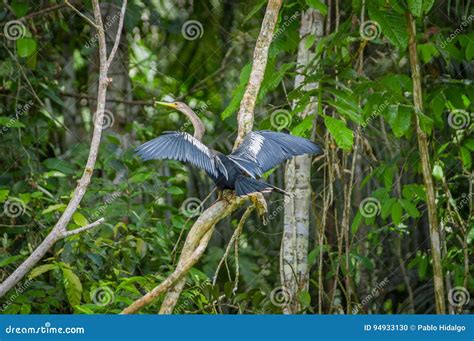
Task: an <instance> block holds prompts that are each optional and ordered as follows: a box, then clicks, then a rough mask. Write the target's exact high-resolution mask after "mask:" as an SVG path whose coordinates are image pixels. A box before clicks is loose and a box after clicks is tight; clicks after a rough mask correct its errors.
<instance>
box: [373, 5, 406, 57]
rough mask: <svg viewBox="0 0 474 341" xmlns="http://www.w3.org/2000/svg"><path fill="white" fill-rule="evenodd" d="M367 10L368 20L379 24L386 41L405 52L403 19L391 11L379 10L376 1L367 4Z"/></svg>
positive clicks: (404, 20)
mask: <svg viewBox="0 0 474 341" xmlns="http://www.w3.org/2000/svg"><path fill="white" fill-rule="evenodd" d="M368 9H369V15H370V18H371V19H372V20H375V21H377V22H378V23H379V24H380V27H381V28H382V33H383V34H384V35H385V36H386V37H387V39H388V40H389V41H390V42H391V43H392V44H393V45H395V46H396V47H398V48H399V49H401V50H405V49H406V47H407V45H408V33H407V29H406V26H405V22H406V19H405V17H404V16H403V15H400V14H398V13H396V12H395V11H392V10H391V9H388V10H387V9H383V8H380V6H379V4H378V3H377V2H376V1H371V2H369V6H368Z"/></svg>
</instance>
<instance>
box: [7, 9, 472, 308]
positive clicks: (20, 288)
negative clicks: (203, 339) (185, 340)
mask: <svg viewBox="0 0 474 341" xmlns="http://www.w3.org/2000/svg"><path fill="white" fill-rule="evenodd" d="M272 1H273V0H271V1H270V2H272ZM121 6H122V2H121V1H117V2H115V1H107V2H105V1H103V2H101V3H100V9H101V12H102V20H103V26H104V31H105V37H106V42H107V47H108V51H110V49H111V48H112V45H113V44H114V37H116V33H117V30H118V28H119V26H120V20H119V17H120V9H121ZM266 7H267V1H259V0H252V1H232V0H203V1H193V0H149V1H147V0H141V1H140V0H131V1H129V2H128V4H127V6H126V12H125V17H124V24H123V30H122V35H121V38H120V43H119V45H118V50H117V53H116V55H115V58H114V59H113V60H112V62H111V64H110V68H109V70H108V77H110V78H111V79H110V81H109V85H108V89H107V101H106V105H105V111H104V115H103V128H104V130H103V131H102V138H101V142H100V149H99V153H98V158H97V162H96V164H95V169H94V170H93V172H92V181H91V183H90V185H89V186H88V187H87V190H86V192H85V195H84V198H83V199H82V201H81V202H80V206H79V207H78V209H77V210H76V211H75V212H74V214H73V215H72V219H71V220H70V221H68V224H67V229H68V230H73V229H77V228H81V227H84V226H87V225H88V224H90V223H92V222H94V221H96V220H98V219H100V218H104V219H105V221H104V222H103V223H102V224H100V225H98V226H96V227H94V228H91V229H87V231H84V232H82V233H78V234H74V235H71V236H68V237H67V238H63V239H61V240H58V241H57V242H55V243H54V245H53V246H52V247H51V248H49V249H48V251H47V253H46V254H45V255H44V257H40V259H38V260H37V261H36V262H35V264H34V266H33V268H32V270H31V271H28V273H27V275H26V276H24V277H22V278H20V279H19V280H18V281H17V283H16V284H15V286H13V287H12V288H11V289H9V290H7V292H5V293H4V295H3V297H1V298H0V309H1V311H2V313H5V314H30V313H31V314H33V313H66V314H72V313H78V314H92V313H101V314H102V313H109V314H110V313H119V312H121V311H122V310H123V309H124V308H126V307H127V306H129V305H130V304H131V303H132V302H133V301H135V300H137V299H139V298H140V297H141V296H143V295H144V294H145V293H147V292H149V291H150V290H152V289H153V288H154V287H156V286H157V285H159V284H160V283H162V282H163V281H164V280H165V279H166V278H167V276H168V275H169V274H171V273H172V272H173V270H174V269H175V267H176V265H177V263H178V259H179V256H180V253H181V249H182V247H183V243H184V241H185V238H186V236H187V234H188V232H189V230H190V228H191V226H192V225H193V222H194V221H196V219H198V217H199V216H200V215H201V214H202V213H203V212H204V210H205V209H206V208H208V207H210V206H211V205H212V204H213V203H214V202H215V201H216V200H217V191H215V188H214V185H213V183H212V181H211V180H210V179H209V178H208V177H207V176H206V175H205V174H204V173H203V172H201V171H198V170H197V169H196V168H193V167H191V166H187V165H184V164H181V163H179V162H175V161H151V162H143V161H141V160H139V159H138V158H137V157H136V156H135V155H134V152H133V149H134V148H135V147H137V146H138V145H139V144H141V143H143V142H145V141H148V140H150V139H152V138H154V137H156V136H158V135H160V134H161V133H163V132H164V131H170V130H181V131H188V132H192V125H191V124H190V123H189V122H187V121H186V118H185V117H184V116H183V115H182V114H180V113H178V112H176V111H173V110H170V109H167V108H162V107H156V106H154V101H155V100H161V101H175V100H177V101H182V102H185V103H188V104H189V105H190V106H191V107H192V108H193V109H194V111H196V113H197V114H198V115H199V116H200V118H201V119H202V120H203V122H204V124H205V127H206V135H205V137H204V142H205V143H206V144H207V145H208V146H210V147H212V148H213V149H216V150H218V151H221V152H225V153H227V152H230V151H231V150H232V147H233V145H234V140H235V137H236V133H237V129H238V123H237V112H238V110H239V106H240V104H241V100H242V98H243V96H244V92H245V89H246V86H247V83H248V80H249V77H250V72H251V68H252V64H253V62H254V59H253V58H254V49H255V47H256V40H257V37H258V36H259V32H260V31H261V30H262V31H263V30H264V29H265V27H262V20H264V15H265V12H266V10H268V9H266ZM473 8H474V6H473V4H472V2H471V1H470V0H448V1H437V0H407V1H405V0H352V1H346V0H306V1H304V0H288V1H284V2H283V3H282V4H281V8H279V10H278V17H277V22H276V28H275V30H274V32H273V36H272V38H271V45H270V49H269V52H268V56H267V64H266V69H265V73H264V77H263V81H262V83H261V86H260V90H259V92H258V96H257V102H256V107H255V110H254V126H253V129H254V130H264V129H269V130H274V131H283V132H289V133H291V134H293V135H298V136H303V137H306V138H310V139H313V140H314V141H315V142H316V143H318V144H319V145H320V146H322V148H323V150H324V152H323V154H321V155H318V156H315V157H312V158H308V157H306V158H298V159H297V160H293V161H289V162H288V163H287V164H286V165H283V166H280V167H278V168H276V169H275V170H274V171H271V172H269V173H267V174H265V179H266V181H268V182H269V183H271V184H273V185H276V186H278V187H281V188H286V189H287V190H288V191H289V192H291V193H294V195H295V196H294V197H290V198H287V199H285V197H284V196H282V195H280V194H278V193H272V194H266V195H265V197H266V199H267V203H268V221H269V222H268V224H267V225H264V224H263V223H262V220H261V218H260V217H259V215H258V214H257V213H256V212H250V211H248V214H246V217H245V218H246V220H241V218H242V216H243V215H244V212H246V206H249V205H251V203H250V202H245V203H244V204H243V205H241V206H240V207H239V208H238V209H237V210H235V211H234V212H233V213H232V214H229V215H228V216H226V217H224V218H223V219H222V220H221V221H220V222H218V223H217V225H216V227H215V230H214V232H213V234H212V238H211V240H210V242H209V245H208V246H207V249H206V250H205V251H204V253H203V255H202V257H201V258H200V259H199V260H198V262H197V263H196V264H194V266H193V267H192V268H191V269H190V271H189V273H188V274H187V275H186V277H185V278H186V279H187V280H186V283H185V285H184V287H183V291H182V293H181V295H180V297H179V299H178V300H177V302H175V304H173V307H172V308H171V310H172V311H173V313H181V314H195V313H199V314H219V313H225V314H262V313H267V314H268V313H311V314H318V313H324V314H341V313H345V314H368V313H382V314H405V313H468V312H472V311H473V306H474V305H473V301H472V300H471V299H470V297H471V293H472V292H474V280H473V278H472V276H471V273H472V272H473V260H474V259H473V253H474V248H473V238H474V216H473V211H474V209H473V207H474V206H473V192H474V191H473V190H474V178H473V168H472V154H473V150H474V137H473V136H472V131H473V121H474V115H473V109H474V84H473V78H474V63H473V57H474V32H473V30H472V27H473V22H474V9H473ZM78 12H80V13H81V14H79V13H78ZM91 20H94V13H93V4H92V3H91V2H90V1H84V2H81V1H73V0H70V1H69V2H62V1H54V0H48V1H46V0H41V1H8V0H2V2H1V4H0V138H1V144H0V151H1V152H0V165H1V169H0V205H1V207H0V238H1V240H0V281H2V282H3V281H5V280H6V279H7V278H8V276H10V275H11V274H12V273H13V271H14V270H15V269H17V268H18V267H19V266H20V264H21V263H22V262H24V261H25V260H26V259H27V257H28V256H29V255H30V254H31V253H32V252H34V250H35V249H36V248H37V247H38V245H40V243H41V242H42V241H43V240H44V239H45V238H46V236H47V235H48V233H49V232H50V231H51V229H52V228H53V226H55V224H56V222H57V221H58V219H59V218H60V216H61V214H62V213H63V212H64V211H65V209H66V206H67V205H68V202H69V201H70V199H71V198H72V196H73V191H74V188H75V187H76V185H77V183H78V180H79V179H80V178H81V176H82V174H83V173H84V169H85V165H86V161H87V157H88V153H89V149H90V146H91V136H92V131H93V127H94V118H95V115H94V113H95V112H96V110H97V109H96V108H97V92H98V81H99V71H100V56H99V39H100V37H99V36H98V34H97V32H96V30H95V28H94V26H93V25H92V24H93V23H94V22H92V24H91ZM99 91H100V89H99ZM85 171H86V172H87V171H88V168H86V169H85ZM210 193H211V194H210ZM209 194H210V195H209ZM239 222H241V223H242V224H243V225H242V226H240V228H242V229H241V233H240V235H239V234H237V235H236V234H234V231H235V230H236V229H238V228H239ZM232 236H234V237H232ZM226 249H228V250H227V252H226ZM224 255H226V256H227V257H224ZM223 257H224V258H223ZM168 295H169V292H168ZM164 297H165V296H164V295H160V296H159V297H158V298H157V299H156V300H154V301H153V302H151V303H150V304H147V306H146V307H144V308H143V309H142V310H141V312H142V313H157V312H158V311H159V310H160V307H161V306H162V304H163V300H164ZM168 312H170V311H168Z"/></svg>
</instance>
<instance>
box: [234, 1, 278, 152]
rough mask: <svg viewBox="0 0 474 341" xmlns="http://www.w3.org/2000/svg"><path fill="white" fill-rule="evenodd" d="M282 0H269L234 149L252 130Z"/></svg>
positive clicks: (243, 101) (246, 90)
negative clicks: (256, 104) (254, 112)
mask: <svg viewBox="0 0 474 341" xmlns="http://www.w3.org/2000/svg"><path fill="white" fill-rule="evenodd" d="M281 2H282V1H281V0H269V1H268V5H267V9H266V12H265V16H264V18H263V22H262V28H261V29H260V34H259V35H258V38H257V42H256V45H255V51H254V53H253V64H252V71H251V72H250V77H249V82H248V84H247V88H246V89H245V92H244V96H243V98H242V102H241V103H240V109H239V113H238V114H237V123H238V126H239V130H238V132H237V138H236V139H235V143H234V149H236V148H237V147H238V146H239V145H240V144H241V143H242V140H243V139H244V137H245V135H247V133H248V132H250V131H251V130H252V126H253V117H254V114H253V110H254V109H255V103H256V102H257V97H258V92H259V91H260V85H261V84H262V81H263V76H264V74H265V67H266V66H267V60H268V50H269V48H270V44H271V42H272V39H273V32H274V31H275V26H276V22H277V19H278V12H279V11H280V7H281Z"/></svg>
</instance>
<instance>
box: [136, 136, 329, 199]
mask: <svg viewBox="0 0 474 341" xmlns="http://www.w3.org/2000/svg"><path fill="white" fill-rule="evenodd" d="M320 152H321V149H320V148H319V147H318V145H316V144H315V143H313V142H311V141H309V140H307V139H305V138H302V137H298V136H293V135H290V134H285V133H278V132H273V131H268V130H263V131H254V132H251V133H249V134H247V136H245V138H244V140H243V141H242V144H241V145H240V146H239V147H238V148H237V149H236V150H235V151H234V152H232V153H231V154H229V155H224V154H222V153H219V152H218V151H215V150H212V149H209V148H208V147H207V146H206V145H204V144H203V143H202V142H201V141H199V140H198V139H196V138H195V137H193V136H191V135H189V134H188V133H185V132H167V133H165V134H163V135H161V136H159V137H157V138H155V139H153V140H151V141H148V142H146V143H144V144H142V145H141V146H139V147H138V148H137V149H136V153H137V155H138V156H140V157H141V158H142V159H143V160H152V159H172V160H177V161H183V162H189V163H191V164H192V165H194V166H196V167H198V168H201V169H202V170H204V171H205V172H206V173H207V174H208V175H209V176H210V177H211V178H212V180H213V181H214V182H215V184H216V186H217V187H218V188H219V189H231V190H235V191H236V194H237V195H238V196H244V195H248V194H251V193H254V192H268V191H271V190H277V191H280V192H281V190H279V189H278V188H276V187H274V186H272V185H269V184H267V183H265V182H263V181H260V180H256V178H258V177H261V176H262V175H263V174H264V173H265V172H267V171H269V170H270V169H272V168H274V167H275V166H277V165H278V164H280V163H282V162H283V161H285V160H288V159H290V158H292V157H294V156H298V155H304V154H318V153H320Z"/></svg>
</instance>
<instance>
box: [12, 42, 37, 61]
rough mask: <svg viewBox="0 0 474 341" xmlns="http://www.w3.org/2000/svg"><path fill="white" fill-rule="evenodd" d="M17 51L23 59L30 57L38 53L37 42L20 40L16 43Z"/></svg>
mask: <svg viewBox="0 0 474 341" xmlns="http://www.w3.org/2000/svg"><path fill="white" fill-rule="evenodd" d="M16 50H17V53H18V55H19V56H20V57H21V58H26V57H29V56H31V55H32V54H33V53H35V51H36V40H34V39H32V38H20V39H18V40H17V41H16Z"/></svg>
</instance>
